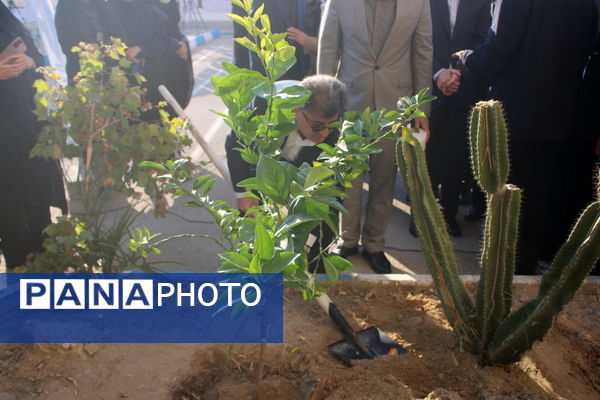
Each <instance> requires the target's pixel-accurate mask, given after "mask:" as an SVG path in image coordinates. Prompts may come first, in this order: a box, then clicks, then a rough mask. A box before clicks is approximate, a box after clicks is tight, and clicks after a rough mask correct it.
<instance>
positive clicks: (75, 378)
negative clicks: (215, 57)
mask: <svg viewBox="0 0 600 400" xmlns="http://www.w3.org/2000/svg"><path fill="white" fill-rule="evenodd" d="M536 290H537V289H536V286H535V285H526V284H521V285H518V287H517V289H516V292H515V298H516V303H523V302H525V301H526V300H528V299H530V298H531V297H533V296H534V295H535V293H536ZM330 294H331V296H332V298H334V300H335V301H336V302H337V303H338V305H339V306H340V307H341V308H342V310H344V312H345V313H346V315H347V317H349V318H352V319H353V320H354V321H355V326H357V327H358V326H360V327H361V328H366V327H368V326H371V325H377V326H378V327H380V328H381V329H383V330H384V331H386V332H387V333H388V334H389V335H390V336H392V337H393V338H395V339H397V340H398V341H399V342H400V343H401V344H402V345H404V346H405V347H406V349H407V350H408V354H404V355H399V356H388V357H380V358H378V359H375V360H369V361H361V362H356V365H355V367H354V368H352V369H349V368H346V367H344V366H342V365H340V364H339V363H338V362H337V361H336V360H335V359H334V358H332V357H331V356H330V355H329V354H328V353H327V351H326V345H327V344H329V343H331V342H334V341H336V340H338V339H340V337H341V335H340V333H339V332H338V331H337V330H336V329H335V328H334V326H333V325H332V323H331V322H330V321H329V320H328V318H327V317H326V316H325V315H324V314H323V313H322V312H321V311H320V310H319V308H318V307H317V306H316V305H315V304H314V303H305V302H303V301H302V300H301V299H300V298H299V297H298V296H297V295H296V294H295V293H292V292H290V291H287V292H286V300H287V301H286V309H285V343H284V344H279V345H273V344H270V345H266V346H265V361H266V362H265V367H264V375H263V377H262V380H261V382H260V383H259V384H258V385H256V383H255V376H256V371H257V361H258V358H259V346H258V345H197V344H154V345H149V344H148V345H140V344H120V345H71V346H70V347H69V348H67V349H65V348H64V347H66V346H62V345H42V346H39V345H0V400H9V399H10V400H12V399H19V400H20V399H42V400H49V399H56V400H58V399H60V400H65V399H86V400H87V399H91V400H96V399H97V400H100V399H123V398H125V399H164V400H167V399H171V400H198V399H202V400H211V399H215V400H216V399H218V400H227V399H235V400H244V399H248V400H263V399H265V400H266V399H277V400H287V399H290V400H296V399H298V400H300V399H311V400H318V399H328V400H337V399H339V400H341V399H357V400H358V399H365V400H366V399H369V400H375V399H382V400H383V399H385V400H387V399H407V400H408V399H427V400H459V399H463V400H467V399H473V400H480V399H486V400H492V399H493V400H500V399H506V400H508V399H511V400H512V399H527V400H537V399H540V400H542V399H568V400H586V399H590V400H592V399H594V400H596V399H599V398H600V285H598V283H595V284H586V285H584V287H583V288H582V289H581V290H580V292H579V293H578V295H577V297H576V299H575V301H573V302H572V303H571V304H569V305H568V306H567V308H566V309H565V310H564V311H563V313H562V314H561V315H560V316H559V317H558V318H557V320H556V324H555V326H554V327H553V329H552V330H551V331H550V333H549V334H548V335H547V337H546V339H545V340H544V341H543V342H541V343H537V344H536V345H535V346H534V348H533V350H532V351H530V352H529V353H528V354H527V356H526V357H525V358H524V360H523V361H521V362H520V363H518V364H515V365H511V366H507V367H485V368H482V367H480V366H479V365H478V362H477V361H478V360H477V358H476V357H475V356H473V355H471V354H469V353H466V352H464V351H462V350H461V348H460V345H459V344H458V342H457V341H456V339H455V337H454V335H453V333H452V331H451V330H450V329H449V327H448V324H447V322H446V321H445V319H444V317H443V315H442V313H441V310H440V304H439V301H438V300H437V298H436V297H435V296H434V294H433V290H432V289H431V288H430V287H428V286H425V285H421V284H416V283H412V284H407V283H402V284H398V283H388V284H373V283H366V282H362V283H352V284H348V283H342V284H338V285H337V286H335V287H333V288H332V289H331V292H330Z"/></svg>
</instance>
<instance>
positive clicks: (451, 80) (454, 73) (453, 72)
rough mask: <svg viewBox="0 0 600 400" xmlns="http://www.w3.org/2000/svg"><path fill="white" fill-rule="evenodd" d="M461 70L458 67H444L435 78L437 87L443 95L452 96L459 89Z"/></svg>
mask: <svg viewBox="0 0 600 400" xmlns="http://www.w3.org/2000/svg"><path fill="white" fill-rule="evenodd" d="M460 78H461V72H460V71H459V70H458V69H453V68H445V69H443V70H442V72H440V74H439V75H438V77H437V79H436V84H437V87H438V89H440V90H441V91H442V93H443V94H444V96H452V95H453V94H454V93H456V92H458V89H460Z"/></svg>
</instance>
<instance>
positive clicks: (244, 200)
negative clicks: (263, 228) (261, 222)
mask: <svg viewBox="0 0 600 400" xmlns="http://www.w3.org/2000/svg"><path fill="white" fill-rule="evenodd" d="M257 206H258V200H257V199H254V198H252V197H240V198H238V199H237V208H238V210H240V211H243V212H244V213H245V212H246V211H248V210H249V209H251V208H252V207H257ZM252 216H253V215H250V217H252Z"/></svg>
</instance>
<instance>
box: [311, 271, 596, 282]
mask: <svg viewBox="0 0 600 400" xmlns="http://www.w3.org/2000/svg"><path fill="white" fill-rule="evenodd" d="M460 278H461V280H462V281H463V282H478V281H479V275H460ZM541 279H542V276H541V275H531V276H530V275H515V277H514V278H513V282H514V283H539V282H540V281H541ZM317 280H320V281H326V280H328V279H327V275H326V274H317ZM338 280H339V281H345V282H359V281H371V282H381V283H388V282H414V283H423V284H430V283H432V282H433V278H432V277H431V275H429V274H417V275H409V274H382V275H380V274H358V273H351V274H340V276H339V278H338ZM584 282H591V283H600V276H588V277H587V278H586V279H585V281H584Z"/></svg>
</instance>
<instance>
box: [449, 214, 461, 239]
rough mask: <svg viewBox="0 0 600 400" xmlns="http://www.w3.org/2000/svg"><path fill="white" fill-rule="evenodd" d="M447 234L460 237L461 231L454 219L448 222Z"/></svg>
mask: <svg viewBox="0 0 600 400" xmlns="http://www.w3.org/2000/svg"><path fill="white" fill-rule="evenodd" d="M448 233H449V234H450V236H454V237H459V236H462V229H460V225H458V222H456V220H455V219H454V218H453V219H449V220H448Z"/></svg>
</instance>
